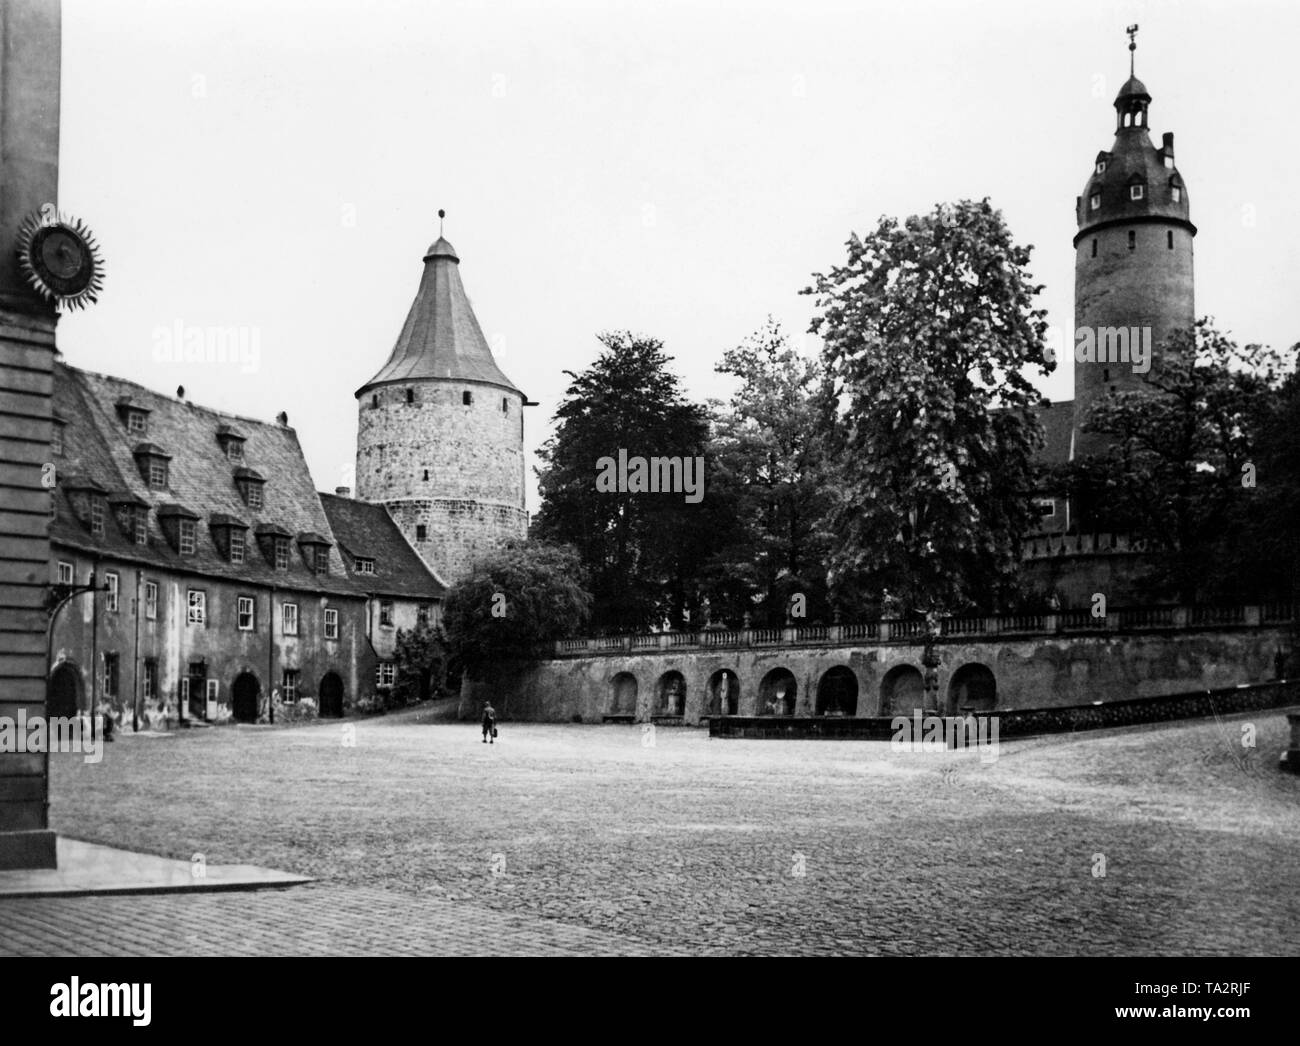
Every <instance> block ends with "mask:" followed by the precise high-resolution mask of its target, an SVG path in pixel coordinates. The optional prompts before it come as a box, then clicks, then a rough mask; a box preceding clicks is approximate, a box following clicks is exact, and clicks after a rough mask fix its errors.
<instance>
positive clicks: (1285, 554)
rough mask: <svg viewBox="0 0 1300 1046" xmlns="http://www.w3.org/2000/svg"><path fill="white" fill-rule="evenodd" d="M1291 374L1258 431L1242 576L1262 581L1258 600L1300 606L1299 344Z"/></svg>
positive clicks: (1294, 349) (1256, 586) (1257, 590)
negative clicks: (1252, 492) (1254, 481)
mask: <svg viewBox="0 0 1300 1046" xmlns="http://www.w3.org/2000/svg"><path fill="white" fill-rule="evenodd" d="M1291 356H1292V371H1291V373H1290V374H1289V375H1288V376H1287V377H1286V379H1285V381H1284V382H1283V383H1282V385H1281V388H1280V389H1279V390H1278V391H1277V393H1276V394H1275V395H1274V396H1272V397H1271V398H1270V407H1269V409H1268V411H1267V413H1266V414H1265V415H1264V418H1263V420H1262V422H1261V424H1260V426H1259V436H1258V440H1257V442H1256V446H1255V451H1256V453H1257V460H1258V470H1257V473H1256V480H1257V483H1258V486H1257V490H1258V494H1257V496H1256V497H1255V498H1254V499H1253V502H1252V501H1250V500H1249V499H1248V500H1247V503H1248V504H1249V506H1250V507H1249V509H1248V510H1247V513H1246V519H1247V522H1246V525H1245V526H1244V527H1243V528H1242V541H1241V543H1240V547H1241V548H1242V550H1243V552H1244V553H1245V555H1243V557H1242V559H1243V562H1241V563H1240V566H1239V573H1240V575H1241V576H1243V577H1249V578H1252V579H1258V580H1257V581H1256V583H1255V584H1254V585H1253V586H1252V587H1253V589H1254V591H1255V593H1256V594H1257V596H1259V597H1262V598H1265V599H1270V600H1277V601H1278V602H1286V603H1294V602H1300V372H1298V371H1297V370H1296V369H1295V365H1296V363H1297V362H1300V344H1296V345H1293V346H1292V347H1291Z"/></svg>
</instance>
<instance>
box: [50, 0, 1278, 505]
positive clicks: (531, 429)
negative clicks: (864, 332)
mask: <svg viewBox="0 0 1300 1046" xmlns="http://www.w3.org/2000/svg"><path fill="white" fill-rule="evenodd" d="M1130 22H1137V23H1139V24H1140V25H1141V30H1140V32H1139V34H1138V52H1137V73H1138V76H1139V77H1141V79H1142V80H1143V81H1144V82H1145V83H1146V85H1147V88H1148V90H1149V91H1150V92H1151V94H1152V96H1153V99H1154V100H1153V102H1152V106H1151V124H1152V137H1153V139H1154V140H1155V141H1156V142H1157V143H1158V142H1159V136H1160V134H1161V133H1162V132H1164V131H1173V132H1175V134H1176V136H1177V141H1176V147H1177V155H1178V167H1179V170H1180V172H1181V173H1182V175H1183V178H1184V180H1185V182H1186V184H1187V187H1188V196H1189V199H1190V202H1191V216H1192V221H1193V222H1194V223H1195V224H1196V225H1197V226H1198V228H1199V230H1200V231H1199V235H1198V236H1197V238H1196V308H1197V314H1198V315H1204V314H1212V315H1214V316H1215V317H1216V318H1217V320H1218V322H1219V325H1220V326H1221V327H1222V328H1224V329H1227V330H1230V331H1231V332H1233V333H1234V334H1235V335H1236V336H1237V338H1238V339H1239V340H1241V341H1243V342H1244V341H1261V342H1265V343H1267V344H1271V345H1273V346H1274V347H1277V348H1283V347H1285V346H1289V345H1291V344H1293V343H1295V342H1296V341H1298V340H1300V322H1297V320H1296V316H1295V310H1294V309H1293V308H1291V306H1292V305H1293V303H1294V302H1295V300H1296V276H1297V273H1298V272H1300V246H1298V245H1300V211H1298V209H1297V204H1296V188H1295V182H1296V177H1295V171H1296V158H1297V147H1296V145H1295V130H1296V122H1297V121H1296V112H1297V102H1298V101H1300V97H1298V96H1300V87H1298V86H1297V76H1296V59H1295V41H1296V40H1297V38H1300V7H1297V5H1294V4H1288V3H1285V2H1277V3H1259V2H1251V3H1240V2H1237V3H1178V4H1156V3H1105V2H1098V3H1073V2H1072V3H1070V4H1060V3H1050V4H1023V3H1002V2H998V3H978V4H969V3H961V4H959V3H951V2H949V3H927V2H907V3H903V2H897V3H887V4H886V3H875V4H869V5H868V4H863V3H827V2H808V0H784V2H781V3H747V4H743V5H742V4H733V3H727V4H722V3H691V4H689V5H687V4H668V3H661V2H656V3H625V4H610V3H601V4H596V3H567V2H566V3H554V2H552V3H537V4H508V3H496V4H485V3H473V4H468V3H465V4H462V3H443V2H438V3H433V2H414V0H405V2H403V0H386V2H373V0H364V2H363V0H310V2H308V0H301V2H299V0H293V2H291V0H238V2H231V0H222V2H215V0H188V2H175V0H168V2H162V0H152V2H146V0H64V5H63V121H62V160H61V163H62V168H61V184H60V200H59V203H60V206H61V208H62V209H64V210H66V211H68V212H70V213H72V214H74V215H76V216H78V217H81V218H84V219H86V220H87V221H88V222H89V223H90V224H91V226H92V228H93V229H94V231H95V232H96V234H97V236H98V238H99V240H100V242H101V244H102V245H103V248H104V251H105V253H106V256H107V260H108V280H107V285H106V288H105V291H104V294H103V296H102V298H101V300H100V302H99V304H98V305H96V306H94V307H92V308H91V309H90V310H89V311H87V312H85V313H75V314H72V315H70V316H68V317H66V318H64V319H63V320H62V321H61V322H60V327H59V341H60V345H61V347H62V350H63V352H64V353H65V355H66V357H67V359H68V361H69V362H71V363H73V364H74V365H76V366H80V367H85V368H88V369H91V370H98V371H103V372H107V373H111V374H116V375H120V376H123V377H127V378H130V379H133V380H135V381H139V382H141V383H143V384H145V385H148V386H150V387H152V388H157V389H159V390H161V391H166V392H171V391H173V390H174V388H175V386H177V385H178V384H183V385H184V386H185V387H186V390H187V393H188V395H189V398H191V399H193V400H194V401H196V402H199V403H202V404H204V405H206V406H211V407H216V408H218V409H223V410H229V411H232V412H235V413H240V414H245V415H251V416H253V417H257V418H262V419H265V420H270V419H272V418H273V417H274V416H275V414H276V413H278V412H279V411H281V410H284V411H287V412H288V415H289V420H290V423H291V424H292V425H293V426H294V427H295V428H296V429H297V430H298V434H299V438H300V439H301V442H302V445H303V447H304V450H305V451H306V454H307V460H308V463H309V465H310V466H311V469H312V473H313V476H314V478H315V480H316V484H317V486H318V487H319V488H320V489H322V490H333V488H334V487H335V486H337V485H340V484H346V483H351V471H352V466H353V461H354V454H355V439H356V400H355V399H354V397H353V393H354V392H355V391H356V389H357V388H358V387H359V386H361V385H362V384H363V383H364V382H365V381H366V380H367V379H368V378H369V377H370V376H371V375H372V374H373V373H374V372H375V371H377V370H378V369H379V367H380V366H381V365H382V364H383V363H384V361H385V360H386V359H387V357H388V354H389V352H390V351H391V349H392V347H393V342H394V340H395V339H396V336H397V334H398V331H399V330H400V328H401V326H402V322H403V320H404V319H405V317H406V313H407V310H408V308H409V307H410V304H411V299H412V297H413V295H414V293H415V290H416V287H417V285H418V283H419V278H420V273H421V265H422V263H421V258H422V256H423V254H424V251H425V249H426V248H427V246H428V245H429V243H430V242H431V241H432V240H434V239H435V238H436V237H437V235H438V219H437V211H438V209H439V208H440V207H441V208H445V209H446V211H447V212H448V217H447V221H446V236H447V238H448V239H449V240H451V242H452V243H453V244H454V245H455V246H456V249H457V251H458V253H459V254H460V257H461V276H462V278H463V280H464V282H465V286H466V289H467V291H468V293H469V295H470V297H471V300H472V301H473V304H474V308H475V311H476V313H477V315H478V318H479V322H480V323H481V324H482V326H483V329H484V332H485V333H486V334H487V336H488V339H489V341H490V342H491V343H492V345H493V347H494V350H495V351H496V354H497V358H498V362H499V363H500V364H501V366H502V368H503V369H504V370H505V372H506V373H507V374H508V375H509V376H510V377H511V379H512V380H513V381H514V382H515V383H516V384H517V385H519V386H520V388H522V389H523V390H524V391H525V392H526V393H527V394H528V395H529V396H530V397H531V398H532V399H534V400H538V401H539V402H540V406H538V407H534V408H531V410H530V415H529V424H528V434H527V444H528V450H529V451H530V458H529V466H530V467H529V487H530V493H529V509H530V510H534V511H535V509H536V507H537V506H536V493H535V483H534V481H533V477H532V465H533V464H534V463H535V461H534V459H533V458H532V456H531V452H532V451H534V450H535V449H536V447H537V446H538V445H539V444H540V443H541V442H543V441H544V440H545V438H546V436H547V435H548V434H549V431H550V429H551V419H552V415H553V414H554V411H555V408H556V405H557V403H558V399H559V397H560V395H561V394H562V393H563V390H564V388H565V387H566V385H567V382H568V379H567V378H566V377H565V375H564V374H563V373H562V372H563V371H564V370H566V369H570V370H577V369H581V368H583V367H585V366H586V365H587V364H588V363H589V362H590V361H591V359H592V358H593V356H594V354H595V351H596V340H595V335H596V334H597V332H599V331H602V330H606V329H614V328H618V329H621V328H630V329H632V330H635V331H639V332H643V333H646V334H650V335H654V336H656V337H658V338H661V339H662V340H663V342H664V344H665V346H666V348H667V351H668V353H669V354H670V355H672V356H673V357H675V360H676V367H677V370H678V372H679V373H680V374H681V375H682V376H683V377H684V379H685V382H686V387H687V389H688V391H689V392H690V394H691V395H692V396H693V397H695V398H697V399H704V398H705V397H708V396H724V395H726V393H727V392H728V388H729V386H728V383H727V381H726V379H723V378H721V377H719V376H718V375H715V374H714V373H713V367H714V365H715V363H716V362H717V360H718V358H719V357H720V355H721V353H722V352H723V351H724V350H725V349H727V348H729V347H731V346H733V345H735V344H737V343H738V342H739V341H740V340H741V339H743V338H744V337H745V336H746V335H747V334H748V333H750V332H751V331H753V330H755V329H756V328H757V327H759V326H760V325H761V324H762V323H763V321H764V318H765V317H766V316H767V315H768V314H769V313H770V314H772V315H773V316H775V317H776V318H777V319H779V320H780V321H781V322H782V323H783V324H784V325H785V327H786V328H787V330H788V331H789V332H790V333H791V334H793V335H795V336H796V337H797V338H799V339H800V341H801V342H803V343H804V344H807V345H809V346H810V347H811V346H812V344H813V343H812V342H811V340H810V339H809V337H807V336H806V335H805V332H806V330H807V327H808V323H809V319H810V316H811V305H812V299H811V298H809V297H805V296H801V295H800V294H799V291H800V289H801V288H803V287H805V286H807V285H808V283H809V282H810V276H811V274H812V273H813V272H815V271H819V270H825V269H827V268H829V267H831V266H832V265H835V264H837V263H838V262H839V261H841V260H842V259H843V257H844V241H845V240H846V239H847V237H848V235H849V233H850V232H851V231H858V232H865V231H867V230H869V229H870V228H872V227H874V225H875V223H876V220H877V219H878V218H879V216H880V215H882V214H890V215H897V216H900V217H902V216H906V215H909V214H914V213H918V212H923V211H927V210H929V209H931V208H932V207H933V206H934V205H935V204H936V203H939V202H941V201H951V200H956V199H960V198H963V197H969V198H979V197H983V196H986V195H987V196H989V197H991V198H992V201H993V203H994V204H995V205H996V206H997V207H999V208H1001V209H1002V211H1003V213H1004V214H1005V216H1006V219H1007V221H1008V223H1009V225H1010V227H1011V230H1012V233H1013V235H1014V236H1015V238H1016V240H1017V241H1018V242H1020V243H1028V244H1033V245H1034V247H1035V250H1034V255H1033V265H1032V268H1033V274H1034V277H1035V279H1036V280H1037V281H1038V282H1040V283H1043V284H1044V285H1045V290H1044V292H1043V296H1042V306H1043V307H1045V308H1046V309H1047V310H1048V312H1049V320H1050V321H1051V322H1052V323H1054V324H1058V325H1059V326H1060V327H1062V328H1069V327H1070V326H1071V325H1072V308H1073V305H1072V302H1073V260H1074V259H1073V249H1072V247H1071V245H1070V240H1071V237H1072V236H1073V234H1074V231H1075V223H1074V202H1075V197H1076V196H1077V195H1078V193H1079V192H1080V191H1081V190H1082V187H1083V185H1084V182H1085V181H1086V180H1087V177H1088V174H1089V172H1090V169H1091V164H1092V159H1093V157H1094V156H1095V154H1096V153H1097V151H1098V150H1100V149H1106V148H1109V147H1110V145H1111V142H1112V140H1113V130H1114V112H1113V110H1112V109H1111V101H1112V100H1113V98H1114V96H1115V93H1116V91H1117V90H1118V89H1119V87H1120V85H1121V84H1122V83H1123V81H1124V79H1125V78H1126V77H1127V75H1128V52H1127V49H1126V45H1127V38H1126V37H1125V35H1124V27H1125V26H1126V25H1127V24H1128V23H1130ZM178 323H179V324H181V325H182V327H183V328H186V329H188V328H191V327H197V328H206V327H239V328H243V329H245V331H246V332H247V337H248V343H249V344H250V346H251V345H252V344H253V343H254V342H253V339H254V338H255V339H256V344H257V346H258V347H259V349H260V358H259V360H258V366H257V368H256V370H253V371H252V372H251V373H246V372H245V371H246V370H247V369H248V368H246V367H244V366H243V365H241V364H239V363H233V364H232V363H226V364H220V363H198V362H195V363H168V362H163V363H160V362H158V360H157V359H156V358H155V356H156V355H157V349H158V342H157V339H156V330H157V328H159V327H165V328H171V329H175V326H176V324H178ZM1041 387H1042V388H1043V390H1044V391H1045V392H1046V393H1047V394H1048V395H1049V396H1050V398H1052V399H1054V400H1055V399H1067V398H1069V397H1070V395H1071V394H1072V378H1071V375H1070V372H1069V368H1068V367H1066V368H1063V369H1062V370H1061V371H1060V372H1058V374H1057V375H1055V376H1053V377H1052V378H1051V379H1049V380H1047V381H1045V382H1043V383H1042V386H1041Z"/></svg>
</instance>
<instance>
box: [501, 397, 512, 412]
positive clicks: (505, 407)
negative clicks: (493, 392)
mask: <svg viewBox="0 0 1300 1046" xmlns="http://www.w3.org/2000/svg"><path fill="white" fill-rule="evenodd" d="M501 413H502V414H509V413H510V401H509V400H508V399H506V398H505V397H504V396H502V397H501Z"/></svg>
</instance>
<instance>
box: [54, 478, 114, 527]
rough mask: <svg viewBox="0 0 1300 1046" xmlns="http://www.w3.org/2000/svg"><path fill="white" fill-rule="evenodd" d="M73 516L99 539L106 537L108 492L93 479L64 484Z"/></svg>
mask: <svg viewBox="0 0 1300 1046" xmlns="http://www.w3.org/2000/svg"><path fill="white" fill-rule="evenodd" d="M64 489H65V490H66V491H67V493H68V500H69V501H70V502H71V503H72V514H73V515H74V516H76V517H77V521H78V522H79V523H80V524H81V525H82V526H83V527H85V528H86V529H87V530H88V531H90V533H91V534H93V535H94V536H95V537H97V538H102V537H103V536H104V509H105V505H104V495H105V493H106V491H105V490H104V488H103V487H101V486H100V485H99V484H98V483H96V482H95V481H94V480H93V479H88V480H80V481H78V480H72V481H70V482H67V483H65V484H64Z"/></svg>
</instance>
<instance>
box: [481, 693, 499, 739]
mask: <svg viewBox="0 0 1300 1046" xmlns="http://www.w3.org/2000/svg"><path fill="white" fill-rule="evenodd" d="M496 738H497V714H496V711H495V710H494V709H493V707H492V702H491V701H484V702H483V743H484V744H485V745H493V744H496Z"/></svg>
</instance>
